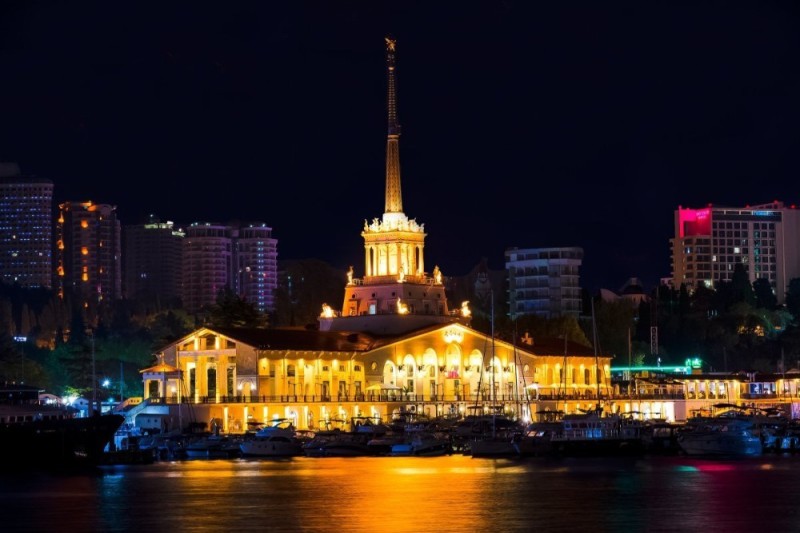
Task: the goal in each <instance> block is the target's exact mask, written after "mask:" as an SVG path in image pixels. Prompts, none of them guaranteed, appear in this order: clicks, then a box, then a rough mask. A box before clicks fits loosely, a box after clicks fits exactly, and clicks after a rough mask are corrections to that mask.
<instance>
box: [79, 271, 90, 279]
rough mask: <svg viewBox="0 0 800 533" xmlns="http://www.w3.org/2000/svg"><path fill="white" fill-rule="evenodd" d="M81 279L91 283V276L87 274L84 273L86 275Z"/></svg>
mask: <svg viewBox="0 0 800 533" xmlns="http://www.w3.org/2000/svg"><path fill="white" fill-rule="evenodd" d="M81 279H82V280H83V281H89V274H87V273H86V272H84V273H83V276H81Z"/></svg>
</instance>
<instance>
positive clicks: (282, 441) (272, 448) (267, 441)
mask: <svg viewBox="0 0 800 533" xmlns="http://www.w3.org/2000/svg"><path fill="white" fill-rule="evenodd" d="M239 449H240V450H241V452H242V455H245V456H250V457H254V456H255V457H294V456H297V455H303V445H302V442H301V440H300V439H298V437H297V431H296V429H295V427H294V424H293V423H292V421H291V420H290V419H288V418H276V419H274V420H271V421H270V423H269V425H267V426H265V427H263V428H261V429H259V430H258V431H257V432H256V434H255V436H254V437H253V438H251V439H247V440H245V441H243V442H241V443H240V444H239Z"/></svg>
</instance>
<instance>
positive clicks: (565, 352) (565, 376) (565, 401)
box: [561, 330, 569, 413]
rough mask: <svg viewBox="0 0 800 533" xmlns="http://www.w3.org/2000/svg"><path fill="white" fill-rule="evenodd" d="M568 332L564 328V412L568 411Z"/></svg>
mask: <svg viewBox="0 0 800 533" xmlns="http://www.w3.org/2000/svg"><path fill="white" fill-rule="evenodd" d="M568 336H569V335H568V333H567V331H566V330H564V370H563V371H562V376H563V377H562V378H561V382H562V383H563V385H564V412H565V413H566V412H567V350H568V348H567V337H568Z"/></svg>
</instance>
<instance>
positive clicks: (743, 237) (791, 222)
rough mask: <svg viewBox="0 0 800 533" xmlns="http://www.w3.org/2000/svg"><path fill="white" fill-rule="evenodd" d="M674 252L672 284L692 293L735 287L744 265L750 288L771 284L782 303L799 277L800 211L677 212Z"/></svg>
mask: <svg viewBox="0 0 800 533" xmlns="http://www.w3.org/2000/svg"><path fill="white" fill-rule="evenodd" d="M670 244H671V247H672V284H673V286H674V288H676V289H677V288H680V287H681V285H685V286H686V288H687V289H689V290H690V291H691V290H693V289H694V288H696V287H697V286H698V285H699V284H703V285H705V286H706V287H709V288H714V287H715V285H716V284H717V283H718V282H720V281H730V280H731V278H732V276H733V271H734V268H735V266H736V264H743V265H744V267H745V270H747V273H748V276H749V278H750V282H751V283H752V282H754V281H755V280H757V279H759V278H764V279H767V280H769V283H770V285H771V286H772V288H773V291H774V292H775V296H776V298H777V300H778V302H779V303H782V302H783V301H784V300H785V297H786V289H787V287H788V284H789V281H791V280H792V279H793V278H797V277H800V211H798V210H797V209H795V208H794V206H792V207H788V208H787V207H786V206H784V204H783V202H778V201H775V202H772V203H769V204H763V205H756V206H747V207H713V206H710V205H709V206H708V207H704V208H700V209H690V208H683V207H678V209H677V210H676V211H675V237H674V238H672V239H670Z"/></svg>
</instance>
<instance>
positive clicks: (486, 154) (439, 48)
mask: <svg viewBox="0 0 800 533" xmlns="http://www.w3.org/2000/svg"><path fill="white" fill-rule="evenodd" d="M387 34H391V35H393V36H394V37H395V38H396V39H397V88H398V116H399V121H400V123H401V124H402V126H403V134H402V137H401V140H400V157H401V169H402V180H403V182H402V185H403V202H404V203H403V206H404V211H405V213H406V214H407V215H408V216H409V217H411V218H416V219H417V221H418V222H422V223H425V228H426V231H427V232H428V238H427V240H426V244H427V246H426V266H428V267H429V269H430V268H432V267H433V265H434V264H438V265H440V267H441V268H442V271H443V272H444V274H445V275H461V274H465V273H467V272H468V271H469V270H470V269H471V268H472V267H473V266H474V265H475V264H477V263H478V262H479V260H480V259H481V258H482V257H486V258H488V260H489V265H490V267H491V268H493V269H500V268H502V267H503V262H504V255H503V254H504V251H505V249H506V248H507V247H510V246H518V247H542V246H581V247H583V248H584V250H585V258H584V263H583V267H582V269H581V277H582V284H583V285H584V286H586V287H588V288H590V289H597V288H600V287H608V288H611V289H612V290H615V289H617V288H619V286H620V285H622V284H623V283H624V282H625V281H626V280H627V279H628V278H629V277H632V276H635V277H639V278H641V279H642V280H643V282H644V283H645V285H646V286H648V287H649V286H651V285H652V284H654V283H656V282H657V281H658V279H659V278H660V277H666V276H669V274H670V263H669V257H670V253H669V238H670V237H671V235H672V231H673V230H672V226H673V211H674V210H675V209H676V208H677V207H678V206H679V205H683V206H686V207H701V206H704V205H706V204H709V203H713V204H717V205H745V204H751V205H753V204H758V203H765V202H769V201H772V200H774V199H778V200H782V201H784V202H786V203H787V204H792V203H800V202H798V201H799V200H800V198H799V197H798V196H800V195H799V194H798V193H799V192H800V190H799V188H798V185H797V183H798V180H797V176H798V167H799V166H800V159H799V158H798V153H800V152H799V151H798V148H799V147H800V127H799V126H798V124H800V105H798V99H799V98H800V73H799V72H798V67H800V8H798V4H797V3H795V2H769V1H758V2H755V1H753V2H736V3H734V2H722V1H714V2H702V1H686V2H668V1H664V2H642V1H634V2H597V1H590V2H579V1H554V2H527V1H525V2H523V1H519V2H514V1H505V2H494V1H486V2H433V1H424V2H408V1H402V2H401V1H395V2H382V1H375V0H373V1H365V2H327V3H323V2H319V3H309V2H293V1H290V2H272V1H263V2H262V1H259V2H233V1H231V2H228V1H222V0H220V1H219V2H204V1H193V2H168V1H167V2H141V1H136V2H134V1H129V2H125V1H106V2H98V3H87V2H63V1H58V2H35V1H10V2H9V1H5V2H3V3H2V6H0V161H16V162H18V163H19V164H20V165H21V166H22V169H23V172H25V173H28V174H35V175H37V176H40V177H46V178H49V179H52V180H53V181H54V182H55V184H56V192H55V194H56V200H58V201H63V200H80V201H83V200H89V199H91V200H93V201H95V202H98V203H110V204H114V205H117V206H118V215H119V218H120V219H121V221H122V223H123V224H129V223H136V222H139V221H140V220H141V217H142V216H143V215H146V214H148V213H155V214H157V215H159V216H160V217H161V218H162V219H169V220H174V221H176V222H180V223H189V222H194V221H214V222H227V221H229V220H232V219H242V220H259V221H264V222H266V223H267V224H268V225H270V226H271V227H272V228H273V234H274V236H275V237H276V238H278V239H279V245H278V251H279V258H280V259H299V258H309V257H313V258H319V259H323V260H325V261H328V262H330V263H331V264H333V265H334V266H337V267H341V268H346V266H347V265H349V264H354V265H356V274H357V275H361V274H363V272H360V271H359V270H360V267H361V265H362V264H363V240H362V239H361V237H360V232H361V229H362V227H363V221H364V219H370V220H371V219H372V218H373V217H380V216H381V214H382V213H383V208H384V197H383V193H384V172H385V171H384V156H385V139H386V105H385V98H386V77H385V48H384V40H383V39H384V36H385V35H387Z"/></svg>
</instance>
